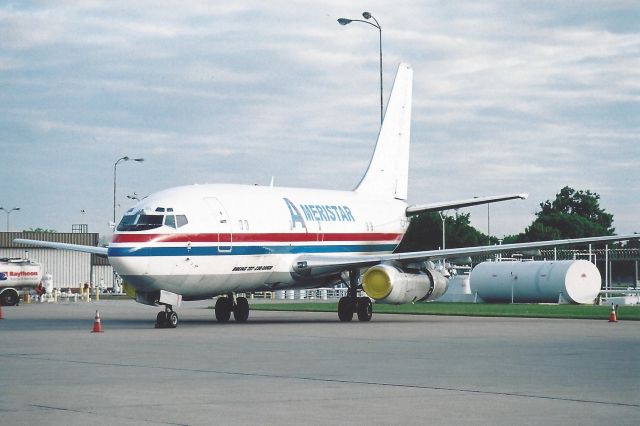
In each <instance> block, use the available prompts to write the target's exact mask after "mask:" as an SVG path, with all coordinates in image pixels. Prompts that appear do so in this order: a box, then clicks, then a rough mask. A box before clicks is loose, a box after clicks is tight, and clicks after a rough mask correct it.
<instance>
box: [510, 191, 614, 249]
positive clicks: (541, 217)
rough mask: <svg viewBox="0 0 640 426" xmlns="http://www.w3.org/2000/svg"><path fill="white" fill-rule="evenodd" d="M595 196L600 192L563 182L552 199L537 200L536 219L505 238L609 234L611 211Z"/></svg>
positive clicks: (521, 238)
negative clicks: (603, 207) (574, 186)
mask: <svg viewBox="0 0 640 426" xmlns="http://www.w3.org/2000/svg"><path fill="white" fill-rule="evenodd" d="M599 200H600V196H599V195H598V194H596V193H593V192H591V191H589V190H587V191H576V190H575V189H573V188H570V187H568V186H565V187H564V188H562V189H561V190H560V192H559V193H558V194H556V198H555V200H553V201H549V200H547V201H545V202H544V203H540V211H539V212H538V213H536V219H535V220H534V221H533V223H532V224H531V225H530V226H529V227H527V228H526V229H525V231H524V232H523V233H521V234H518V235H511V236H508V237H506V238H505V242H507V243H512V242H527V241H544V240H556V239H562V238H581V237H599V236H603V235H613V233H614V231H615V228H613V215H612V214H609V213H607V212H605V210H604V209H602V208H600V203H599Z"/></svg>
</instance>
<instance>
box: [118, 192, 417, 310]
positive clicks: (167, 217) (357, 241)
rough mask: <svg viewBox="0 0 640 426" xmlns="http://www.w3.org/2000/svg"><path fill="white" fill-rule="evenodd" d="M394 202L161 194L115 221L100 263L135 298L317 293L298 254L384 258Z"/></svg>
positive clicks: (394, 230)
mask: <svg viewBox="0 0 640 426" xmlns="http://www.w3.org/2000/svg"><path fill="white" fill-rule="evenodd" d="M406 207H407V204H406V202H405V201H402V200H394V199H388V198H385V199H375V198H371V196H368V195H364V194H360V193H357V192H352V191H332V190H318V189H301V188H280V187H262V186H247V185H221V184H216V185H192V186H183V187H176V188H171V189H168V190H165V191H162V192H158V193H156V194H153V195H151V196H149V197H147V198H145V199H144V200H142V201H140V202H139V203H138V204H137V205H136V206H134V207H133V208H132V209H130V210H129V211H128V212H127V214H126V215H125V216H124V217H123V220H122V221H121V223H120V225H119V226H118V230H117V231H116V233H115V234H114V236H113V239H112V241H111V243H110V245H109V250H108V255H109V261H110V262H111V264H112V265H113V267H114V269H115V270H116V272H117V273H118V274H119V275H120V276H121V277H122V278H123V279H124V281H125V282H126V283H128V284H130V285H132V286H133V287H135V289H136V290H137V291H138V292H143V293H146V292H153V291H157V290H160V289H163V290H167V291H171V292H173V293H177V294H181V295H182V297H183V298H184V299H185V300H190V299H191V300H194V299H204V298H209V297H212V296H215V295H219V294H225V293H231V292H248V291H260V290H273V289H281V288H293V287H305V288H309V287H314V286H315V287H319V286H322V285H325V284H332V283H335V282H336V281H337V279H338V278H339V275H335V274H333V275H332V274H328V275H327V276H324V277H320V278H319V277H314V278H313V279H311V278H308V277H305V276H301V275H299V274H297V273H296V272H295V271H294V270H293V269H292V264H294V263H295V258H296V257H297V256H299V255H300V254H302V253H305V254H309V253H313V254H340V255H345V256H348V255H362V254H372V253H378V254H383V253H390V252H392V251H393V250H394V249H395V248H396V247H397V245H398V244H399V243H400V241H401V239H402V236H403V235H404V232H405V231H406V229H407V226H408V222H407V217H406V214H405V210H406Z"/></svg>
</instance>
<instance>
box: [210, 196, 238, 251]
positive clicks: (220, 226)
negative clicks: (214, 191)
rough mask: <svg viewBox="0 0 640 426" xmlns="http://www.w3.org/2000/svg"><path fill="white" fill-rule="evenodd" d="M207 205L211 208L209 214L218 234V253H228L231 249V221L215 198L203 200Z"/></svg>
mask: <svg viewBox="0 0 640 426" xmlns="http://www.w3.org/2000/svg"><path fill="white" fill-rule="evenodd" d="M205 201H206V203H207V205H208V206H209V207H210V208H211V214H212V215H213V220H214V222H215V224H216V229H217V233H218V251H219V252H223V253H230V252H231V250H232V248H233V233H232V230H231V220H230V219H229V215H228V214H227V210H226V209H225V208H224V206H223V205H222V203H221V202H220V200H218V199H217V198H215V197H210V198H205Z"/></svg>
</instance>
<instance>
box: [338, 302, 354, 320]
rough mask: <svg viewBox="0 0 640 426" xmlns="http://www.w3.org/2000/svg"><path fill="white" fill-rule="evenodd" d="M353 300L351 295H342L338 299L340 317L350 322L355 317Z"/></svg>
mask: <svg viewBox="0 0 640 426" xmlns="http://www.w3.org/2000/svg"><path fill="white" fill-rule="evenodd" d="M353 307H354V306H353V301H352V300H351V298H349V297H341V298H340V300H339V301H338V319H340V321H344V322H348V321H351V320H352V319H353Z"/></svg>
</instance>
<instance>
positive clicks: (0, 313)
mask: <svg viewBox="0 0 640 426" xmlns="http://www.w3.org/2000/svg"><path fill="white" fill-rule="evenodd" d="M3 319H4V315H3V314H2V303H0V320H3Z"/></svg>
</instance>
